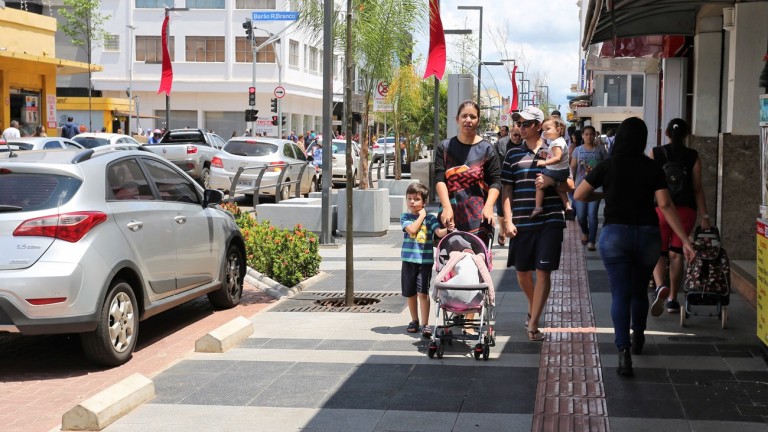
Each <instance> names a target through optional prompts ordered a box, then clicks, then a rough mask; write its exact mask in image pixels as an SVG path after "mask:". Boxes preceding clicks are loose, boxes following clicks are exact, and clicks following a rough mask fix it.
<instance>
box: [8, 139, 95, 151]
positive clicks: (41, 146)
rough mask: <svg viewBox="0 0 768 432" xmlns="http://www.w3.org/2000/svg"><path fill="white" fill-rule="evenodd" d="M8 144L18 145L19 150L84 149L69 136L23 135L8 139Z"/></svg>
mask: <svg viewBox="0 0 768 432" xmlns="http://www.w3.org/2000/svg"><path fill="white" fill-rule="evenodd" d="M6 144H13V145H16V146H17V147H18V148H19V150H62V149H67V148H71V149H84V148H85V147H83V146H82V145H80V144H78V143H77V142H76V141H73V140H71V139H69V138H62V137H23V138H14V139H11V140H8V142H7V143H6Z"/></svg>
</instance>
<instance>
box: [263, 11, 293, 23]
mask: <svg viewBox="0 0 768 432" xmlns="http://www.w3.org/2000/svg"><path fill="white" fill-rule="evenodd" d="M251 19H252V20H253V21H296V20H297V19H299V13H298V12H294V11H282V12H251Z"/></svg>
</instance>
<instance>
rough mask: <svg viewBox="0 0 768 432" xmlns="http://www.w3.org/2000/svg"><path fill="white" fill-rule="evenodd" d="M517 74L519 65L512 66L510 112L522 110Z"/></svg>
mask: <svg viewBox="0 0 768 432" xmlns="http://www.w3.org/2000/svg"><path fill="white" fill-rule="evenodd" d="M516 76H517V65H515V67H513V68H512V101H511V102H510V103H509V113H510V114H512V113H513V112H515V111H520V104H519V101H518V100H517V99H518V94H517V80H516V79H515V77H516Z"/></svg>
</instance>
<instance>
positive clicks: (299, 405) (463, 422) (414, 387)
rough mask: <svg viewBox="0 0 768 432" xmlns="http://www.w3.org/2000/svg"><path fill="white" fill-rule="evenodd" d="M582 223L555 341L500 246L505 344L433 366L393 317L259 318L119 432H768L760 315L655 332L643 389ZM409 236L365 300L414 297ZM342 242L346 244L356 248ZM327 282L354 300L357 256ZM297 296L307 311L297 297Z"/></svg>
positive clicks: (367, 282)
mask: <svg viewBox="0 0 768 432" xmlns="http://www.w3.org/2000/svg"><path fill="white" fill-rule="evenodd" d="M577 231H578V230H577V228H576V226H575V223H572V222H569V226H568V229H567V230H566V237H565V243H564V253H563V260H562V263H561V270H560V271H558V272H555V273H554V274H553V292H552V296H551V299H550V301H549V303H548V305H547V308H546V310H545V316H544V320H545V321H546V322H545V325H544V327H545V328H544V329H543V330H544V331H545V332H546V333H547V340H546V341H545V342H543V343H542V342H529V341H528V339H527V336H526V332H525V329H524V327H523V323H524V321H525V315H526V303H525V298H524V296H523V295H522V293H521V292H520V290H519V288H518V287H517V284H516V278H515V273H514V270H511V269H506V267H505V262H506V256H507V252H506V250H505V249H503V248H500V247H498V246H496V247H495V248H494V249H493V253H494V268H495V269H494V271H493V278H494V281H495V284H496V287H497V288H496V289H497V300H496V303H497V308H496V312H497V319H496V331H497V345H496V347H493V348H491V353H490V359H489V360H488V361H487V362H486V361H482V360H481V361H475V360H474V358H472V356H471V354H470V350H471V345H470V344H464V343H461V342H458V343H454V344H453V345H452V346H449V347H447V349H446V352H445V357H444V358H443V359H440V360H438V359H429V358H428V357H427V355H426V347H427V339H423V338H422V337H421V336H420V335H418V334H416V335H413V334H409V333H406V332H405V327H406V325H407V323H408V322H409V321H410V319H409V317H408V314H407V311H406V310H405V308H404V305H405V302H404V301H403V300H402V298H399V297H397V294H395V295H391V296H389V297H388V298H389V299H390V300H391V299H392V298H396V299H397V300H399V301H400V303H399V307H397V308H395V310H394V311H393V312H389V313H388V312H379V313H343V312H281V311H280V310H282V309H285V308H286V306H290V305H291V304H289V303H288V302H294V303H297V302H300V300H295V299H284V300H282V301H280V302H278V303H277V304H276V305H275V306H273V307H271V308H269V309H267V310H266V311H264V312H261V313H258V314H256V315H255V316H253V317H252V318H251V319H252V321H253V322H254V325H255V330H256V331H255V334H254V335H253V336H252V337H251V338H249V339H248V340H247V341H245V342H244V343H243V344H242V345H241V346H239V347H238V348H236V349H233V350H231V351H229V352H227V353H224V354H193V355H191V356H190V357H188V358H187V359H186V360H184V361H182V362H180V363H177V364H175V365H174V366H172V367H170V368H169V369H167V370H166V371H164V372H162V373H161V374H159V375H157V376H155V377H154V381H155V386H156V389H157V397H156V398H155V399H154V400H152V401H151V402H149V403H147V404H145V405H143V406H141V407H139V408H138V409H136V410H135V411H133V412H132V413H131V414H129V415H128V416H126V417H124V418H122V419H121V420H119V421H117V422H116V423H115V424H113V425H112V426H110V427H108V428H107V429H106V430H107V431H110V432H114V431H176V430H184V431H254V430H259V431H291V430H304V431H467V430H478V431H480V430H483V431H501V430H504V431H532V430H533V431H600V430H606V431H607V430H613V431H649V430H661V431H664V432H674V431H722V430H739V431H768V425H767V424H766V419H768V368H766V364H765V362H764V361H763V359H762V357H761V355H760V353H759V348H758V340H757V338H756V336H755V335H754V334H755V317H756V313H755V311H754V310H753V309H751V308H750V307H749V306H748V305H747V303H746V302H745V301H743V300H742V299H741V298H740V297H739V296H738V295H736V294H734V295H733V296H731V305H730V306H729V311H728V312H729V314H728V315H729V321H728V328H727V329H725V330H721V329H720V325H719V321H718V320H716V319H714V318H703V317H702V318H691V319H690V320H689V321H688V326H687V327H685V328H681V327H680V324H679V316H678V315H671V314H666V313H665V314H664V315H663V316H661V317H658V318H649V331H648V333H647V335H648V336H647V344H646V347H645V350H644V352H643V355H641V356H634V357H633V360H634V364H635V377H634V378H630V379H627V378H620V377H619V376H617V374H616V371H615V368H616V365H617V355H616V349H615V347H614V346H613V334H612V325H611V319H610V292H609V288H608V285H607V277H606V273H605V270H604V268H603V267H602V263H601V262H600V259H599V255H598V254H597V252H587V251H586V250H585V249H584V248H583V246H582V245H581V243H580V241H579V235H578V232H577ZM401 235H402V234H401V233H400V230H399V226H398V225H397V224H393V225H392V226H391V227H390V230H389V233H388V234H387V235H386V236H385V237H383V238H356V239H355V246H354V250H355V253H354V255H355V261H354V266H355V291H356V293H358V294H363V293H376V294H377V295H379V296H385V295H387V294H388V293H399V286H400V282H399V270H400V261H399V251H400V243H401ZM341 241H342V242H343V239H341ZM321 254H322V255H323V263H322V266H321V269H322V270H323V272H324V273H326V274H327V277H325V278H323V279H321V280H320V281H318V282H317V283H315V284H314V285H312V286H311V287H309V288H308V289H307V290H306V291H305V292H304V293H302V294H304V295H306V294H310V293H317V294H318V295H320V294H323V293H326V294H327V293H329V292H334V293H342V292H343V290H344V287H345V272H344V266H345V258H344V254H345V247H344V246H343V245H341V247H339V248H324V249H322V251H321ZM297 297H298V296H297Z"/></svg>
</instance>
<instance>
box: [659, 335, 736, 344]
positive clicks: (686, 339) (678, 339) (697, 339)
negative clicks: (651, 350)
mask: <svg viewBox="0 0 768 432" xmlns="http://www.w3.org/2000/svg"><path fill="white" fill-rule="evenodd" d="M667 340H668V341H670V342H696V343H715V342H722V341H724V340H725V338H721V337H717V336H670V337H668V338H667Z"/></svg>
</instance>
